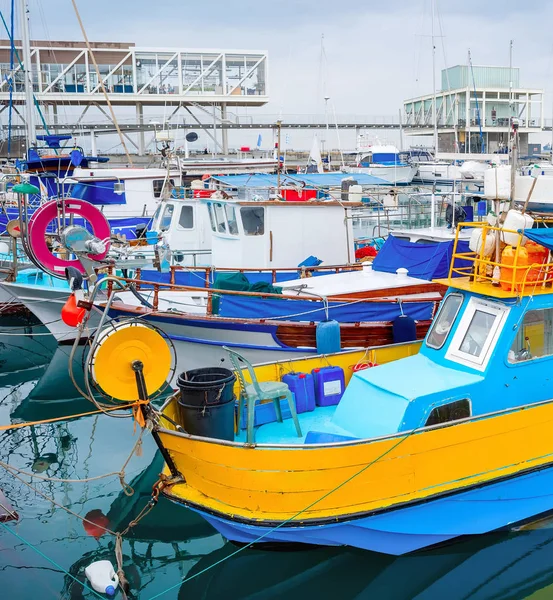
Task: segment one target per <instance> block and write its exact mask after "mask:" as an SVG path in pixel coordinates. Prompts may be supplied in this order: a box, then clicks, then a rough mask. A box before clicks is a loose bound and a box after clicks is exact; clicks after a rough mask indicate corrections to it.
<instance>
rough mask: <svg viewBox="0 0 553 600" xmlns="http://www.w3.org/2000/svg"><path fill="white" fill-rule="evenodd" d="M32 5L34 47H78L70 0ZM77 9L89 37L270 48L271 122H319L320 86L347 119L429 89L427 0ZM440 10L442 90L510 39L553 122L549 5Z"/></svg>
mask: <svg viewBox="0 0 553 600" xmlns="http://www.w3.org/2000/svg"><path fill="white" fill-rule="evenodd" d="M17 3H18V2H17V1H16V4H17ZM29 5H30V10H31V16H32V20H31V35H32V37H33V38H45V39H50V40H58V39H62V40H65V39H67V40H81V39H82V37H81V32H80V30H79V27H78V24H77V21H76V18H75V15H74V12H73V8H72V6H71V1H70V0H29ZM78 5H79V9H80V11H81V16H82V18H83V21H84V23H85V27H86V29H87V33H88V36H89V38H90V39H91V40H98V41H129V42H135V43H136V45H138V46H160V47H175V48H177V47H181V48H187V47H191V48H229V49H252V50H267V51H268V53H269V65H270V70H269V92H270V97H271V102H270V104H269V105H267V106H266V107H264V108H261V109H257V110H259V111H260V112H263V113H264V114H275V115H276V114H278V113H279V112H280V111H282V113H283V114H284V115H286V114H297V113H322V112H323V107H324V101H323V96H324V93H323V89H322V79H323V78H324V79H325V80H326V82H327V93H328V95H329V96H330V97H331V101H330V103H331V104H333V105H334V108H335V111H336V113H338V114H341V115H345V114H352V115H353V114H356V115H368V116H369V115H370V116H373V115H374V116H383V115H396V116H397V114H398V110H399V109H400V107H401V104H402V101H403V100H404V99H406V98H409V97H412V96H416V95H419V94H424V93H431V91H432V53H431V40H430V37H429V36H430V33H431V23H432V19H431V16H430V7H431V0H396V1H395V2H382V0H378V1H375V0H365V1H364V2H340V1H337V0H316V1H315V0H312V1H306V0H273V1H268V0H234V1H229V0H204V1H203V2H199V1H194V2H191V1H186V0H157V1H156V2H152V0H94V1H92V2H90V1H88V0H87V1H86V2H84V1H83V0H78ZM436 6H437V15H438V16H437V18H436V19H435V25H434V27H435V34H436V36H437V37H436V64H437V68H436V71H437V75H436V81H437V86H438V87H439V85H440V81H441V78H440V73H439V72H440V70H441V68H443V67H444V64H445V61H446V60H447V63H448V64H449V65H455V64H465V63H466V61H467V51H468V49H469V48H470V50H471V52H472V59H473V63H474V64H475V65H505V66H507V65H508V64H509V40H510V39H513V40H514V53H513V56H514V60H513V64H514V66H518V67H520V68H521V77H520V79H521V84H522V85H523V86H527V87H537V88H544V89H545V90H546V92H547V95H546V104H547V109H546V115H547V116H548V117H549V116H550V115H551V108H550V106H551V104H552V103H553V96H552V95H551V91H553V86H552V85H551V80H552V78H553V68H552V54H553V53H552V49H553V40H552V38H551V36H550V30H551V23H553V3H552V2H542V3H539V4H536V5H528V4H526V3H522V2H519V1H515V0H501V1H498V0H494V1H493V2H492V1H491V0H464V1H463V2H452V1H451V0H436ZM0 7H1V8H2V10H3V11H4V14H7V13H8V12H9V0H0ZM322 34H324V48H325V53H326V57H327V61H326V63H324V62H323V61H321V35H322ZM441 34H443V36H444V37H438V36H440V35H441ZM444 49H445V55H446V59H445V58H444Z"/></svg>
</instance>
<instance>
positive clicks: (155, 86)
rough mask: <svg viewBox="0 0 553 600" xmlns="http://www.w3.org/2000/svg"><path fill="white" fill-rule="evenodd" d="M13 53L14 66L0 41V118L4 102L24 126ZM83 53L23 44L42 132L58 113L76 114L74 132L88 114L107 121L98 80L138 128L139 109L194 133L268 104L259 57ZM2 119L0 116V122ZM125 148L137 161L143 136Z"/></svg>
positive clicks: (125, 48) (19, 56) (153, 51)
mask: <svg viewBox="0 0 553 600" xmlns="http://www.w3.org/2000/svg"><path fill="white" fill-rule="evenodd" d="M14 45H15V48H16V52H15V53H14V55H15V58H14V57H13V56H12V55H11V52H10V42H9V41H8V40H0V115H1V113H2V112H4V111H5V110H6V108H7V107H8V105H9V103H10V96H11V102H12V103H13V105H14V106H15V108H16V110H17V111H18V115H19V117H20V118H21V119H24V116H23V113H22V112H21V105H22V104H24V102H25V93H24V85H25V84H24V81H25V79H24V68H25V67H24V65H23V62H22V61H23V56H24V53H23V52H22V47H21V43H20V42H18V41H16V42H15V44H14ZM91 50H92V52H89V51H88V49H87V47H86V45H85V43H84V42H68V41H40V40H39V41H33V42H31V52H30V58H31V66H30V70H31V74H32V81H33V91H34V96H35V101H36V102H38V104H39V105H40V107H41V109H42V110H43V113H44V117H45V119H46V121H47V122H48V124H49V125H50V126H52V127H54V128H55V125H56V124H57V123H58V119H59V116H61V115H60V114H59V113H60V112H61V108H62V107H63V109H64V113H66V112H67V107H76V108H75V110H76V113H73V114H74V115H75V116H74V119H75V120H74V122H75V123H76V125H79V124H82V125H81V129H86V125H84V123H85V122H86V121H85V116H87V113H89V112H90V113H92V112H94V111H100V113H102V115H103V118H105V117H107V116H108V110H107V103H106V99H105V96H104V92H103V90H102V88H101V85H100V80H101V81H102V83H103V85H104V87H105V90H106V92H107V94H108V96H109V100H110V103H111V104H112V106H113V107H114V108H115V109H118V107H136V108H135V110H136V122H137V123H139V124H140V123H144V122H145V118H147V117H145V114H144V112H145V109H148V108H151V107H158V108H159V107H163V110H164V114H165V116H166V119H167V120H169V119H173V120H174V119H176V117H177V113H178V112H179V111H180V112H183V113H184V114H183V115H182V117H183V118H186V119H188V120H189V121H190V122H196V123H198V126H200V124H201V123H202V121H205V119H206V118H209V119H210V120H214V121H215V122H216V123H218V124H223V123H225V122H227V121H228V120H229V119H232V109H233V108H236V107H259V106H263V105H265V104H266V103H267V102H268V101H269V95H268V81H267V77H268V59H267V53H266V52H265V51H257V50H255V51H254V50H223V49H189V48H142V47H138V46H136V45H135V44H134V43H119V42H92V43H91ZM92 55H93V56H92ZM12 60H13V62H12ZM94 60H95V61H96V63H97V66H98V71H99V73H100V77H98V74H97V70H96V67H95V65H94ZM10 84H11V88H12V89H11V91H10ZM91 109H92V110H91ZM127 112H128V110H127ZM120 114H121V113H120ZM178 116H179V118H180V117H181V115H178ZM4 117H5V115H3V116H0V118H2V120H4ZM108 118H109V117H108ZM88 119H90V114H89V115H88ZM134 120H135V119H134V118H133V121H134ZM37 121H38V120H37ZM40 124H41V123H40V121H38V125H40ZM214 133H215V132H214ZM93 135H94V134H93ZM209 135H211V136H212V134H209ZM220 136H221V141H219V140H215V141H216V144H217V145H218V146H219V147H220V149H221V151H222V152H223V153H226V152H227V151H228V140H227V132H226V129H224V128H222V127H221V131H220ZM212 137H213V136H212ZM131 142H132V143H133V144H134V145H135V146H136V150H137V152H138V154H143V153H144V133H143V132H140V133H138V138H137V140H135V141H133V140H131Z"/></svg>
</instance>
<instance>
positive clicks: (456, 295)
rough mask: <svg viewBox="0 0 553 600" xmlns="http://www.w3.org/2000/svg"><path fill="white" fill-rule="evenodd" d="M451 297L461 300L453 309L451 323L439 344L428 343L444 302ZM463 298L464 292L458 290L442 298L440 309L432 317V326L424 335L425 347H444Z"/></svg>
mask: <svg viewBox="0 0 553 600" xmlns="http://www.w3.org/2000/svg"><path fill="white" fill-rule="evenodd" d="M452 297H457V298H460V299H461V302H460V303H459V306H458V307H457V310H456V311H455V315H454V316H453V319H452V320H451V325H450V327H449V330H448V332H447V334H446V335H445V336H444V339H443V340H442V343H441V344H440V345H439V346H436V345H431V344H429V343H428V340H429V339H430V336H431V335H432V332H433V331H434V328H435V327H436V325H437V324H438V323H439V320H440V315H441V314H442V311H443V310H444V307H445V305H446V302H447V301H448V300H449V299H450V298H452ZM464 300H465V296H464V294H461V293H460V292H452V293H451V294H448V295H447V296H446V297H445V298H444V299H443V300H442V303H441V305H440V310H439V311H438V314H437V315H436V316H435V317H434V319H433V321H432V326H431V327H430V329H429V330H428V335H427V336H426V340H425V345H426V347H427V348H431V349H432V350H441V349H442V348H443V347H444V344H445V343H446V342H447V340H448V339H449V335H450V334H451V330H452V329H453V326H454V325H455V322H456V321H457V317H458V316H459V311H460V310H461V307H462V306H463V302H464Z"/></svg>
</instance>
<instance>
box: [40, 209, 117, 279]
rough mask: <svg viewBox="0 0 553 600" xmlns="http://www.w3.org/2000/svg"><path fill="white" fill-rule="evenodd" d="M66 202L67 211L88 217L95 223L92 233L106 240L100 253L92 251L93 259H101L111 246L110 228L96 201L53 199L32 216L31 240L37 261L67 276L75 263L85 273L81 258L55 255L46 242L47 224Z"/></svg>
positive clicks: (52, 271)
mask: <svg viewBox="0 0 553 600" xmlns="http://www.w3.org/2000/svg"><path fill="white" fill-rule="evenodd" d="M62 203H65V214H66V215H75V216H78V217H81V218H82V219H85V220H86V221H88V222H89V223H90V225H91V227H92V233H93V234H94V235H95V236H96V237H97V238H99V239H101V240H107V242H106V250H105V251H104V252H102V253H101V254H89V255H88V257H89V258H91V259H92V260H102V259H103V258H105V257H106V255H107V253H108V250H109V238H110V236H111V229H110V226H109V223H108V221H107V219H106V218H105V217H104V215H103V214H102V213H101V212H100V210H98V209H97V208H96V207H95V206H94V205H93V204H90V203H89V202H85V201H84V200H76V199H73V198H64V199H62V200H57V199H56V200H50V201H49V202H45V203H44V204H43V205H42V206H41V207H40V208H38V209H37V210H36V211H35V213H34V214H33V216H32V217H31V218H30V219H29V227H28V230H29V242H30V244H31V248H32V251H33V254H34V255H35V258H36V259H37V261H38V262H39V263H40V264H41V265H42V266H43V267H44V268H45V269H46V270H48V271H50V272H51V273H52V274H53V275H56V276H57V277H64V275H65V268H66V267H75V268H77V269H79V271H81V273H85V270H84V268H83V266H82V265H81V262H80V261H79V260H78V259H74V260H66V259H63V258H60V257H58V256H56V255H55V254H54V253H53V252H52V251H51V250H50V248H48V244H47V243H46V236H47V235H48V233H47V228H48V225H49V224H50V223H51V222H52V221H53V220H54V219H56V217H57V216H58V208H60V209H61V204H62Z"/></svg>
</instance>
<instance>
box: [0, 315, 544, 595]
mask: <svg viewBox="0 0 553 600" xmlns="http://www.w3.org/2000/svg"><path fill="white" fill-rule="evenodd" d="M7 333H11V334H13V333H25V334H31V333H32V334H33V336H32V337H29V336H25V337H22V336H15V335H6V334H7ZM43 333H44V329H43V328H41V327H38V326H34V327H29V326H26V325H25V323H21V322H17V323H16V322H13V321H7V320H6V319H4V320H1V321H0V424H1V425H5V424H9V423H17V422H26V421H35V420H41V419H50V418H54V417H58V416H67V415H70V414H75V413H80V412H86V411H88V410H90V409H91V405H90V404H89V403H88V402H87V401H84V400H82V399H79V397H78V394H77V392H76V390H75V389H74V387H73V385H72V383H71V381H70V380H69V377H68V374H67V364H68V362H67V361H68V353H69V348H67V347H60V348H56V346H55V344H54V343H53V342H52V340H51V339H50V338H49V336H46V335H40V334H43ZM79 360H80V359H79ZM79 364H80V363H79ZM79 364H77V365H76V366H77V368H78V367H79ZM135 435H136V434H134V433H133V424H132V423H131V421H130V420H129V419H115V418H110V417H107V416H105V415H94V416H89V417H83V418H80V419H76V420H72V421H62V422H59V423H53V424H47V425H36V426H32V427H26V428H22V429H18V430H11V431H9V432H0V461H2V462H6V463H9V464H11V465H14V466H16V467H18V468H20V469H23V470H24V471H27V472H33V471H34V472H35V473H39V474H41V475H46V476H49V477H55V478H60V479H82V478H89V477H95V476H97V475H101V474H103V473H107V472H110V471H117V470H119V468H120V467H121V466H122V464H123V463H124V461H125V460H126V458H127V456H128V455H129V453H130V451H131V449H132V447H133V445H134V442H135V440H136V437H135ZM161 464H162V463H161V460H160V457H159V454H158V453H156V448H155V445H154V443H153V440H152V439H151V437H149V436H148V435H146V436H145V437H144V442H143V453H142V456H140V457H136V456H135V457H133V459H132V460H131V462H130V463H129V466H128V467H127V481H129V482H130V483H131V485H132V486H133V487H134V489H135V493H134V495H133V496H131V497H128V496H126V495H125V494H123V492H122V490H121V486H120V484H119V480H118V478H116V477H111V478H108V479H100V480H97V481H92V482H88V483H66V482H64V483H59V482H58V483H55V482H49V481H39V480H37V479H34V480H33V485H34V486H35V487H36V488H37V489H38V490H40V491H41V492H42V493H43V494H45V495H46V496H48V497H50V498H53V499H54V500H55V501H56V502H58V503H60V504H62V505H64V506H66V507H68V508H70V509H71V510H72V511H74V512H76V513H78V514H79V515H82V516H84V515H86V514H88V513H90V511H96V512H95V513H93V514H96V515H98V514H100V513H99V512H98V511H101V514H102V515H105V518H106V519H107V523H108V526H109V527H110V528H111V529H113V530H119V531H120V530H122V529H124V527H125V526H126V525H127V524H128V522H129V521H130V520H131V519H132V518H133V517H134V516H136V515H137V514H138V512H139V511H140V510H141V509H142V507H143V506H144V505H145V504H146V502H147V501H148V499H149V497H150V492H151V486H152V484H153V483H154V482H155V481H156V479H157V474H158V473H159V471H160V468H161ZM23 478H24V479H25V480H26V481H30V479H29V478H28V477H23ZM0 489H2V490H3V491H4V493H5V495H6V496H7V497H8V499H9V500H10V501H11V503H12V505H13V506H14V508H15V509H16V510H17V512H18V513H19V516H20V518H19V521H18V522H17V523H14V522H12V523H9V524H6V525H0V598H2V599H3V598H6V599H10V600H11V599H18V600H27V599H29V600H30V599H33V600H35V599H36V598H41V599H47V598H67V599H79V598H96V597H98V596H97V595H96V594H95V593H93V592H91V591H87V590H85V589H84V588H83V586H82V585H81V583H80V582H84V569H85V567H86V566H87V565H88V564H90V563H91V562H93V561H94V560H100V559H108V560H110V561H112V563H113V564H114V565H115V554H114V539H113V537H111V536H109V535H104V536H102V537H100V538H99V539H96V538H94V537H92V536H91V535H88V534H87V532H86V531H85V529H84V527H83V524H82V522H81V521H80V520H79V519H78V518H76V517H74V516H71V515H68V514H67V513H66V512H65V511H63V510H62V509H60V508H57V507H55V506H54V505H52V503H50V502H49V501H47V500H45V499H44V498H43V497H41V496H40V495H39V494H37V493H36V492H34V491H32V490H30V489H29V488H28V487H26V486H25V485H24V484H23V483H21V482H20V481H18V480H17V479H15V478H14V477H13V476H12V475H10V474H9V473H7V472H6V471H5V469H3V468H2V467H0ZM33 547H34V549H33ZM236 550H237V548H236V547H235V546H233V545H231V544H229V543H227V542H225V540H224V539H223V538H222V537H221V536H220V535H219V534H217V533H216V532H215V531H214V530H213V529H212V528H211V527H210V526H209V525H207V524H206V523H204V522H203V521H202V520H201V519H200V518H199V517H197V516H196V515H195V514H194V513H192V512H190V511H188V510H186V509H184V508H181V507H178V506H175V505H173V504H171V503H170V502H168V501H166V500H164V499H161V500H160V502H159V504H158V505H157V506H156V507H155V509H154V510H153V511H152V512H151V513H150V514H149V515H148V516H147V517H146V518H145V519H144V520H142V521H141V522H140V524H139V525H138V526H137V527H136V528H134V529H133V530H132V533H131V534H130V535H129V536H128V537H126V538H125V541H124V543H123V552H124V567H125V571H126V574H127V577H128V578H129V580H130V582H131V585H132V593H131V596H130V597H131V598H141V599H150V598H154V597H158V596H157V595H159V594H161V593H162V592H164V591H165V590H168V589H169V588H171V589H170V591H167V593H165V594H164V595H163V596H160V597H162V598H167V599H171V598H179V600H185V599H186V600H188V599H206V600H208V599H209V600H212V599H219V598H220V599H225V600H228V599H234V598H249V599H251V600H254V599H255V600H258V599H265V598H269V599H270V598H286V599H287V600H296V599H297V600H306V599H311V598H329V599H333V600H342V599H354V598H355V599H364V598H367V599H382V598H384V599H388V598H389V599H393V600H403V599H405V600H407V599H412V598H417V599H436V600H439V599H445V598H447V599H450V600H457V599H459V600H460V599H466V598H471V599H492V598H494V599H495V598H497V599H504V598H513V599H514V598H529V597H532V598H534V599H536V600H542V599H545V598H553V522H551V523H548V522H545V523H542V524H541V525H540V527H539V528H535V529H533V530H525V531H520V532H516V533H515V532H511V533H501V534H491V535H488V536H483V537H481V538H476V539H470V540H464V541H462V542H460V543H457V544H453V545H451V546H448V547H446V548H442V549H440V550H433V551H430V552H424V553H420V554H417V555H413V556H407V557H399V558H394V557H389V556H382V555H377V554H373V553H370V552H363V551H358V550H352V549H347V548H334V549H329V548H311V549H308V548H302V549H294V550H288V551H270V550H266V549H264V550H257V549H247V550H244V551H242V552H240V553H238V554H236V555H234V556H232V557H230V558H227V557H229V556H230V555H231V554H232V553H234V552H236ZM45 557H48V559H50V561H53V562H54V563H55V564H53V563H52V562H50V561H49V560H48V559H47V558H45ZM219 561H222V562H219ZM216 563H218V564H216ZM214 565H215V566H214ZM204 570H205V572H203V573H201V574H199V573H200V572H202V571H204ZM69 574H70V575H72V576H73V577H74V578H76V579H77V581H75V580H74V579H72V578H71V576H70V575H69ZM198 574H199V575H198ZM187 578H192V579H189V581H185V580H186V579H187ZM548 586H551V587H549V588H548ZM116 597H117V598H121V594H120V593H118V595H117V596H116Z"/></svg>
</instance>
